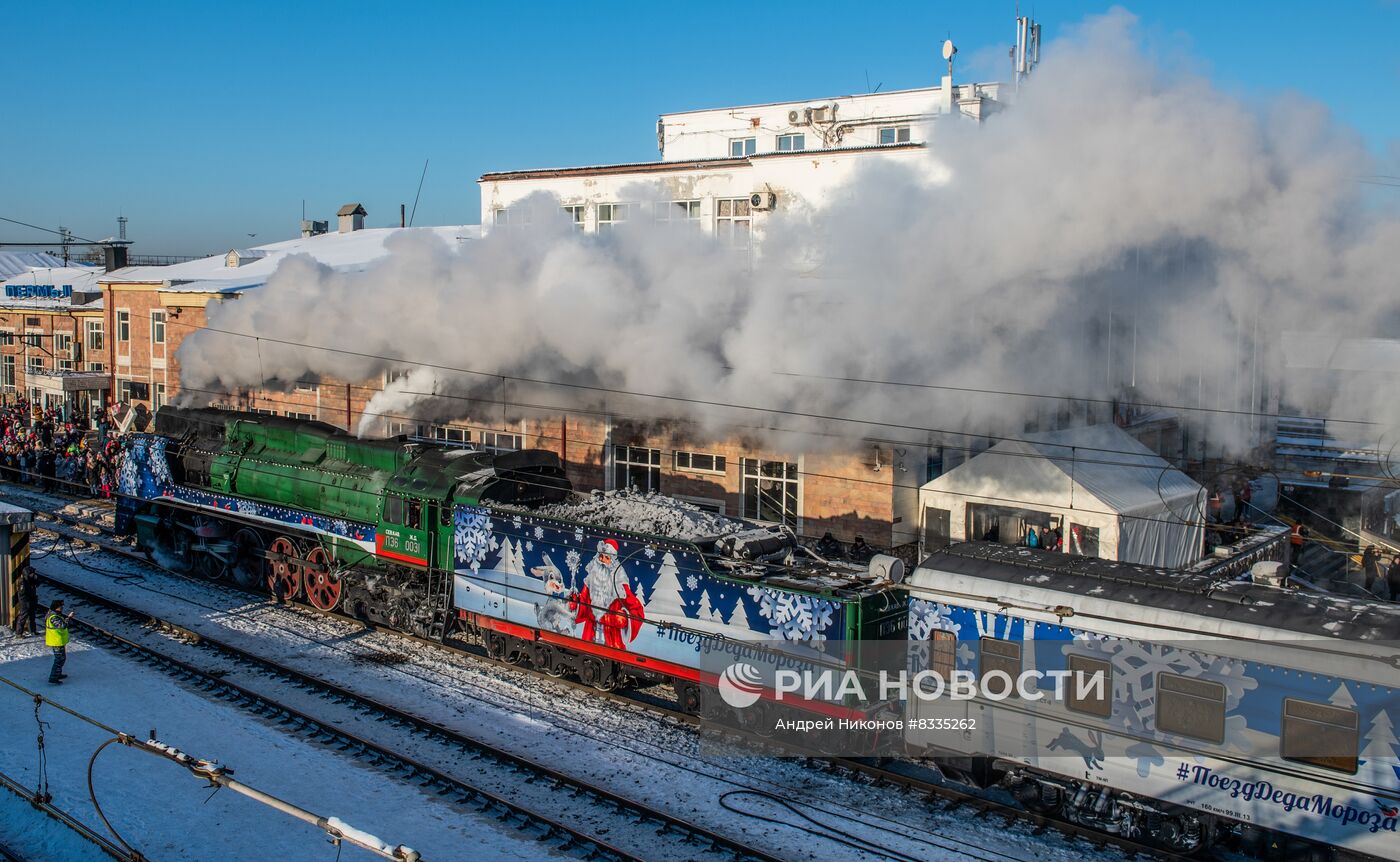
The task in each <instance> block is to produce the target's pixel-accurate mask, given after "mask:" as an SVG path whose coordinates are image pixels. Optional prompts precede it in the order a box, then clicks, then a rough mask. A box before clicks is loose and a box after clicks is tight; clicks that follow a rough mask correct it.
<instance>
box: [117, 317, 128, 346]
mask: <svg viewBox="0 0 1400 862" xmlns="http://www.w3.org/2000/svg"><path fill="white" fill-rule="evenodd" d="M130 340H131V312H129V311H118V312H117V341H118V342H123V343H124V342H127V341H130Z"/></svg>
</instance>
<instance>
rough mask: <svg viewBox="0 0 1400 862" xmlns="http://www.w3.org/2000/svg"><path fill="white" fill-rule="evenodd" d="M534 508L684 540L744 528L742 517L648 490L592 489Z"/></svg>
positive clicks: (554, 515)
mask: <svg viewBox="0 0 1400 862" xmlns="http://www.w3.org/2000/svg"><path fill="white" fill-rule="evenodd" d="M535 511H536V513H537V514H540V515H544V516H545V517H549V518H562V519H564V520H567V521H583V522H585V523H588V524H595V525H597V526H600V527H607V528H609V529H614V530H630V531H632V532H634V533H646V534H649V535H653V536H666V537H668V538H672V539H681V540H686V541H690V540H694V539H705V538H713V537H715V536H723V535H726V534H728V533H737V532H739V531H740V530H745V529H748V525H747V524H745V523H744V522H742V521H736V520H734V519H733V518H726V517H724V516H723V515H716V514H714V513H713V512H706V511H705V510H704V509H701V508H700V507H698V506H694V505H692V504H690V503H687V502H685V501H684V500H677V499H676V498H674V497H666V496H663V495H661V494H657V493H654V492H651V491H646V492H642V491H631V490H618V491H606V492H604V491H594V492H593V493H592V494H589V495H588V496H586V497H579V498H577V499H574V500H569V501H567V502H563V503H554V504H551V505H548V506H541V507H540V508H539V509H537V510H535Z"/></svg>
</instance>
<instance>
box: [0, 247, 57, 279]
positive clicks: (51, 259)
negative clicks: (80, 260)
mask: <svg viewBox="0 0 1400 862" xmlns="http://www.w3.org/2000/svg"><path fill="white" fill-rule="evenodd" d="M63 265H64V264H63V258H61V257H58V256H57V255H52V254H49V253H48V252H46V251H0V278H9V277H10V276H12V275H19V274H20V273H22V272H28V271H29V270H31V269H42V268H50V267H56V266H63Z"/></svg>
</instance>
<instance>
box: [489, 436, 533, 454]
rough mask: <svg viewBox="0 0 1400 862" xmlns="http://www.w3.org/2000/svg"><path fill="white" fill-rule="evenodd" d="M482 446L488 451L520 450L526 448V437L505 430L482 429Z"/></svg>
mask: <svg viewBox="0 0 1400 862" xmlns="http://www.w3.org/2000/svg"><path fill="white" fill-rule="evenodd" d="M481 448H483V449H485V450H486V451H487V452H518V451H520V450H521V449H524V448H525V438H524V437H523V436H522V435H520V434H507V433H505V432H504V431H482V432H481Z"/></svg>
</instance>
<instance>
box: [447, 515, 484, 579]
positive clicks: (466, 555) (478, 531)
mask: <svg viewBox="0 0 1400 862" xmlns="http://www.w3.org/2000/svg"><path fill="white" fill-rule="evenodd" d="M494 546H495V540H494V539H493V538H492V537H491V519H490V518H488V517H486V515H484V514H481V513H479V512H472V511H470V510H467V509H458V510H457V517H456V524H455V528H454V530H453V534H452V547H453V550H454V552H455V554H456V557H457V562H458V563H461V564H463V565H466V566H470V567H471V570H472V571H473V572H476V571H479V570H480V569H481V563H482V561H483V560H485V559H486V555H487V554H488V553H489V552H490V551H491V550H492V549H493V547H494Z"/></svg>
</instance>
